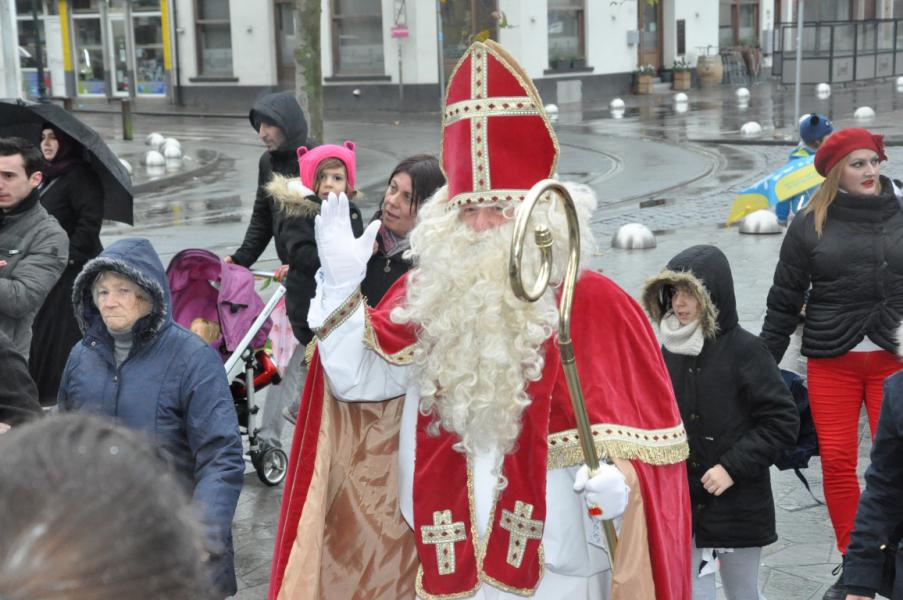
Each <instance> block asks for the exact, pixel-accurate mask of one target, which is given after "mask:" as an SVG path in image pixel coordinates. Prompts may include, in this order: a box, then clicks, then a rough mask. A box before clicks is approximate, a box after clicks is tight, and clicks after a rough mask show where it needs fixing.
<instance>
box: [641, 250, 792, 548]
mask: <svg viewBox="0 0 903 600" xmlns="http://www.w3.org/2000/svg"><path fill="white" fill-rule="evenodd" d="M675 285H685V286H687V287H688V288H690V289H691V290H693V292H694V295H695V296H696V298H697V300H698V301H699V302H700V307H701V316H700V322H701V327H702V329H703V332H704V334H705V343H704V345H703V348H702V351H701V352H700V354H699V355H698V356H687V355H681V354H674V353H672V352H670V351H668V350H667V349H664V348H663V350H662V353H663V355H664V357H665V364H666V365H667V367H668V372H669V373H670V375H671V381H672V383H673V385H674V393H675V396H676V398H677V404H678V406H679V407H680V413H681V418H682V419H683V422H684V427H686V430H687V436H688V439H689V444H690V457H689V459H688V460H687V476H688V478H689V486H690V498H691V500H692V504H693V534H694V536H695V538H696V546H697V547H700V548H705V547H714V548H747V547H757V546H764V545H766V544H770V543H772V542H774V541H775V540H777V533H776V531H775V513H774V499H773V498H772V493H771V477H770V474H769V467H770V466H771V464H772V463H773V462H774V460H775V458H776V456H777V454H778V452H779V451H780V450H782V449H783V448H786V447H789V446H791V445H792V444H793V443H794V442H795V441H796V435H797V430H798V429H799V417H798V415H797V410H796V406H795V405H794V403H793V398H792V397H791V395H790V391H789V390H788V389H787V386H786V385H784V381H783V379H782V378H781V373H780V371H779V370H778V367H777V365H776V364H775V362H774V361H773V360H772V358H771V356H770V355H769V353H768V350H767V349H766V348H765V346H764V344H763V343H762V341H761V340H760V339H759V338H757V337H756V336H755V335H753V334H751V333H749V332H748V331H746V330H745V329H743V328H742V327H740V325H739V323H738V319H737V306H736V300H735V298H734V284H733V278H732V276H731V270H730V265H729V264H728V261H727V258H726V257H725V256H724V254H723V253H722V252H721V251H720V250H718V249H717V248H715V247H714V246H693V247H691V248H688V249H686V250H684V251H683V252H681V253H680V254H678V255H677V256H675V257H674V258H673V259H671V262H669V263H668V266H667V267H666V269H665V270H664V271H662V272H661V273H660V274H659V275H658V276H656V277H654V278H652V279H650V280H649V281H648V282H647V283H646V288H645V290H644V292H643V303H644V305H645V306H646V310H647V311H648V312H649V313H650V315H651V316H652V318H653V320H654V321H655V322H656V323H658V322H660V321H661V318H662V316H663V315H664V314H665V313H666V312H667V311H668V310H670V299H669V295H668V293H667V288H668V287H669V286H675ZM719 464H720V465H721V466H722V467H724V468H725V470H726V471H727V472H728V474H729V475H730V476H731V478H732V479H733V480H734V485H733V486H731V487H730V488H728V489H727V491H725V492H724V493H723V494H722V495H721V496H714V495H712V494H710V493H708V492H707V491H706V490H705V488H704V487H703V485H702V482H701V479H702V476H703V475H704V474H705V472H706V471H707V470H709V469H710V468H712V467H714V466H715V465H719Z"/></svg>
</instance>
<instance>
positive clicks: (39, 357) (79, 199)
mask: <svg viewBox="0 0 903 600" xmlns="http://www.w3.org/2000/svg"><path fill="white" fill-rule="evenodd" d="M41 153H42V154H43V155H44V160H45V162H46V165H45V167H44V169H42V171H43V173H44V180H43V183H42V184H41V187H40V188H39V190H38V193H39V194H40V196H41V204H42V205H43V206H44V208H45V209H46V210H47V212H48V213H50V214H51V216H53V217H55V218H56V220H57V221H59V223H60V225H61V226H62V227H63V229H64V230H66V235H68V236H69V263H68V264H67V265H66V269H65V270H64V271H63V274H62V275H60V278H59V280H58V281H57V282H56V285H55V286H54V287H53V289H52V290H50V293H49V294H48V295H47V299H46V300H44V304H43V306H42V307H41V310H40V312H38V314H37V316H36V317H35V320H34V325H33V326H32V336H33V337H32V340H31V357H30V359H29V371H30V372H31V377H32V379H34V381H35V383H36V384H37V386H38V397H39V399H40V402H41V404H42V405H43V406H53V405H54V404H56V397H57V392H58V390H59V386H60V377H61V376H62V374H63V367H65V366H66V359H67V358H69V351H70V350H71V349H72V346H74V345H75V343H76V342H78V340H80V339H81V332H80V331H79V330H78V324H77V322H76V320H75V313H73V311H72V284H73V282H74V281H75V277H76V276H77V275H78V273H79V272H80V271H81V269H82V267H83V266H85V263H86V262H88V261H89V260H91V259H92V258H94V257H95V256H97V255H98V254H100V251H101V250H103V246H101V244H100V226H101V223H102V221H103V187H102V186H101V184H100V180H98V178H97V175H96V174H95V173H94V171H93V170H92V169H91V167H90V166H89V165H88V163H87V162H85V161H84V160H83V158H82V155H81V146H80V145H79V143H78V142H76V141H75V140H73V139H72V138H71V137H69V136H68V135H66V133H64V132H63V131H61V130H60V129H58V128H57V127H55V126H53V125H50V124H48V123H45V124H44V126H43V127H42V131H41Z"/></svg>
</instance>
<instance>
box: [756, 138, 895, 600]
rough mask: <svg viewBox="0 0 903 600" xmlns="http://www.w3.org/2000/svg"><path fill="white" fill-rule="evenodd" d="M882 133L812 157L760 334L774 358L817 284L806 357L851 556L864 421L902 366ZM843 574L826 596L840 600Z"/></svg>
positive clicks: (830, 492)
mask: <svg viewBox="0 0 903 600" xmlns="http://www.w3.org/2000/svg"><path fill="white" fill-rule="evenodd" d="M885 160H887V156H886V155H885V154H884V138H883V136H880V135H875V134H873V133H871V132H870V131H867V130H865V129H844V130H841V131H838V132H836V133H834V134H832V135H831V136H830V137H828V139H827V140H826V141H825V142H824V143H823V144H822V146H821V147H819V149H818V152H817V153H816V154H815V168H816V170H817V171H818V172H819V173H820V174H821V175H822V176H824V177H825V181H824V183H822V185H821V187H820V188H819V189H818V191H817V192H816V193H815V194H814V195H813V197H812V200H811V201H810V203H809V205H808V206H807V207H806V208H805V210H804V211H803V212H802V213H801V214H800V215H799V216H797V217H796V218H795V219H794V220H793V222H792V223H791V224H790V227H788V229H787V235H786V237H785V238H784V243H783V244H782V246H781V254H780V259H779V261H778V264H777V267H776V269H775V273H774V284H773V285H772V287H771V290H770V291H769V292H768V301H767V307H768V308H767V312H766V315H765V323H764V325H763V327H762V333H761V334H760V336H761V337H762V339H763V340H764V341H765V343H766V345H767V346H768V348H769V350H770V351H771V353H772V355H773V356H774V358H775V360H776V361H780V360H781V357H782V356H783V354H784V351H785V350H786V349H787V344H788V341H789V336H790V334H791V333H792V332H793V331H794V329H795V328H796V325H797V321H798V315H799V313H800V309H801V308H802V306H803V295H804V294H805V292H806V290H807V289H809V288H810V286H811V292H810V296H809V300H808V303H807V304H806V322H805V325H804V328H803V342H802V353H803V354H804V355H805V356H807V357H809V365H808V385H809V400H810V403H811V407H812V418H813V420H814V422H815V428H816V431H817V434H818V442H819V447H820V450H821V457H822V472H823V474H824V490H825V499H826V501H827V505H828V513H829V515H830V517H831V523H832V525H833V526H834V534H835V537H836V539H837V548H838V550H840V552H841V554H843V553H845V552H846V547H847V544H848V542H849V539H850V532H851V530H852V529H853V520H854V517H855V515H856V505H857V503H858V502H859V493H860V491H859V482H858V479H857V477H856V459H857V456H858V436H857V433H858V432H857V429H858V422H859V413H860V410H861V408H862V405H863V404H865V406H866V410H867V412H868V417H869V425H870V427H871V432H872V435H874V432H875V428H876V426H877V423H878V413H879V410H880V406H881V398H882V385H883V383H884V379H885V378H886V377H888V376H889V375H891V374H892V373H894V372H896V371H898V370H900V368H901V366H903V365H901V363H900V362H899V361H898V359H897V358H896V357H895V352H896V350H897V340H896V330H897V327H898V326H899V325H900V320H901V317H903V211H901V208H900V204H899V203H898V201H897V198H896V196H895V193H894V186H893V183H892V182H891V181H890V179H888V178H887V177H885V176H883V175H881V174H880V172H881V168H880V164H881V162H883V161H885ZM842 577H843V575H842V574H841V577H840V578H839V579H838V580H837V582H836V583H835V584H834V585H832V586H831V587H830V588H829V589H828V591H827V592H826V593H825V595H824V599H825V600H833V599H835V598H840V599H843V598H845V596H846V593H845V590H844V587H843V579H842Z"/></svg>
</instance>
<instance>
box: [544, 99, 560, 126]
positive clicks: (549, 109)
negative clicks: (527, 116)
mask: <svg viewBox="0 0 903 600" xmlns="http://www.w3.org/2000/svg"><path fill="white" fill-rule="evenodd" d="M545 108H546V115H548V117H549V121H551V122H552V123H557V122H558V107H557V106H556V105H554V104H546V107H545Z"/></svg>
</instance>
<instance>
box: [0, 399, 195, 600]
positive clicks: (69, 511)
mask: <svg viewBox="0 0 903 600" xmlns="http://www.w3.org/2000/svg"><path fill="white" fill-rule="evenodd" d="M0 481H2V482H3V485H0V505H2V506H3V507H4V508H3V510H2V511H0V531H2V532H3V533H2V535H0V597H2V598H4V600H198V599H203V598H205V597H206V594H205V592H204V587H205V586H204V582H206V581H207V579H206V574H205V569H204V564H203V562H202V561H203V550H202V542H201V533H200V526H199V525H198V523H197V522H196V520H195V517H194V514H193V512H192V509H191V507H190V505H189V498H188V497H187V495H186V494H185V492H184V491H183V489H182V488H181V487H180V486H179V484H178V483H177V482H176V480H175V478H174V476H173V475H172V473H170V472H169V471H168V470H167V469H166V468H165V467H164V466H163V463H162V462H161V461H160V459H159V458H158V457H157V454H156V452H155V450H154V449H153V447H152V446H151V445H150V444H149V443H148V442H146V441H145V440H143V439H142V438H141V437H139V435H138V434H136V433H133V432H130V431H127V430H124V429H119V428H117V427H115V426H114V425H113V424H112V423H110V422H109V421H105V420H101V419H98V418H96V417H89V416H85V415H63V416H54V417H50V418H47V419H42V420H40V421H38V422H35V423H32V424H29V425H25V426H22V427H20V428H14V429H13V430H12V431H10V432H9V433H6V434H4V435H3V436H0Z"/></svg>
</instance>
